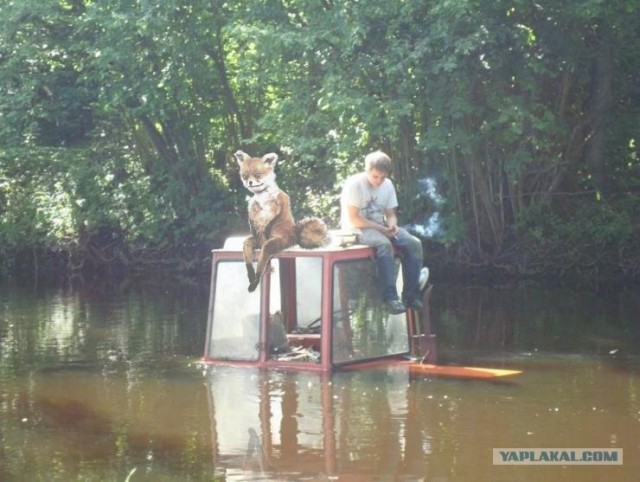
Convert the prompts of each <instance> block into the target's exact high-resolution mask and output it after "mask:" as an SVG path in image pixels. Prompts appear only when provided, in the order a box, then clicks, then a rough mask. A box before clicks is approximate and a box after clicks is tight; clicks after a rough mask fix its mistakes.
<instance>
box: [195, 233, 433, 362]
mask: <svg viewBox="0 0 640 482" xmlns="http://www.w3.org/2000/svg"><path fill="white" fill-rule="evenodd" d="M305 257H313V258H321V259H322V286H321V336H320V353H321V356H320V362H319V363H312V362H300V361H284V360H277V359H271V358H270V357H269V354H268V353H267V351H268V350H267V348H266V340H268V339H269V338H268V330H269V294H270V289H271V277H270V276H263V278H262V280H261V284H260V288H259V289H260V300H261V301H260V303H261V305H260V328H261V330H260V353H259V356H258V360H257V361H229V360H218V359H213V358H210V357H208V353H209V343H210V339H211V325H212V323H211V317H212V316H213V300H214V296H215V292H214V291H213V290H215V286H214V283H215V280H216V275H217V269H218V263H219V262H221V261H225V260H232V261H242V259H243V255H242V252H241V251H240V250H228V249H220V250H214V251H213V256H212V270H211V283H212V284H211V290H212V296H211V300H210V303H209V322H208V323H207V333H206V342H205V350H204V361H205V362H208V363H220V364H226V365H250V366H259V367H261V368H278V369H293V370H313V371H329V370H332V369H334V368H335V367H334V366H333V365H332V353H331V349H332V341H333V340H332V337H333V323H332V317H333V270H334V265H335V264H336V263H337V262H340V261H345V260H353V259H368V258H370V259H373V258H374V257H375V251H374V250H373V248H371V247H368V246H362V245H354V246H349V247H344V248H343V247H327V248H320V249H315V250H305V249H301V248H297V247H294V248H290V249H287V250H285V251H283V252H280V253H278V254H276V255H274V256H273V258H275V259H279V260H280V269H281V277H280V282H281V293H287V296H283V298H282V302H281V307H282V311H283V315H284V323H285V326H286V328H287V330H288V331H289V330H290V329H292V328H293V323H294V321H295V320H296V318H297V317H296V292H295V290H296V283H295V265H294V263H293V262H290V261H289V260H293V259H294V258H305ZM269 269H270V264H269V266H268V267H267V272H268V270H269ZM243 281H244V280H243ZM425 313H426V309H425ZM407 316H408V319H407V321H408V327H409V336H410V337H416V336H417V335H416V333H415V327H416V326H417V323H418V320H417V317H416V314H415V313H412V312H411V311H410V312H409V314H408V315H407ZM412 327H413V328H412ZM410 346H411V347H412V349H413V346H414V343H413V338H410ZM389 358H392V357H387V358H386V360H388V359H389ZM382 362H383V363H384V360H383V361H382ZM371 363H374V364H378V362H377V361H376V360H362V361H356V362H354V364H355V365H359V364H362V365H365V364H366V365H367V366H370V365H371ZM352 368H355V367H352Z"/></svg>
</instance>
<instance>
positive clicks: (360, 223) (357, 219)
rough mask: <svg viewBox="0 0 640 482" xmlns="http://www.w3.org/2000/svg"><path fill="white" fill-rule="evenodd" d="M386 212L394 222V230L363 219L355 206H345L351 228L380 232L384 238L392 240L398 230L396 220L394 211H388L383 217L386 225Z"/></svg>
mask: <svg viewBox="0 0 640 482" xmlns="http://www.w3.org/2000/svg"><path fill="white" fill-rule="evenodd" d="M388 211H391V212H392V219H393V220H394V224H393V226H395V228H393V229H391V228H390V227H387V226H384V225H382V224H378V223H374V222H373V221H371V220H369V219H367V218H365V217H364V216H363V215H362V214H360V208H358V207H357V206H347V213H348V214H349V222H350V223H351V225H352V226H353V227H355V228H359V229H361V228H369V229H375V230H376V231H380V232H381V233H382V234H384V235H385V236H387V237H389V238H392V237H393V236H394V235H395V232H396V230H397V229H398V226H397V218H396V213H395V209H388V210H386V211H385V215H386V216H387V223H389V213H388ZM390 226H391V225H390Z"/></svg>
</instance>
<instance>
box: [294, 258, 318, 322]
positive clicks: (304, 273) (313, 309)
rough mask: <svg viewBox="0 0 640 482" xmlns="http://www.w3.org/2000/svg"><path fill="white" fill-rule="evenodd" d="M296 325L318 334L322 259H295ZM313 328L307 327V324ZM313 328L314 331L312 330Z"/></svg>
mask: <svg viewBox="0 0 640 482" xmlns="http://www.w3.org/2000/svg"><path fill="white" fill-rule="evenodd" d="M296 291H297V295H298V296H297V298H298V299H297V300H296V312H297V315H298V320H297V325H298V327H300V328H310V329H312V331H314V332H317V333H320V322H319V321H317V320H319V319H320V315H321V313H322V258H302V257H301V258H297V259H296ZM310 323H313V326H311V327H309V324H310ZM314 328H315V329H314Z"/></svg>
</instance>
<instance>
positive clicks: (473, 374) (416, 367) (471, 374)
mask: <svg viewBox="0 0 640 482" xmlns="http://www.w3.org/2000/svg"><path fill="white" fill-rule="evenodd" d="M408 367H409V371H410V372H411V373H424V374H425V375H438V376H445V377H457V378H483V379H484V378H497V377H508V376H512V375H519V374H521V373H522V371H520V370H506V369H502V368H484V367H464V366H455V365H432V364H429V363H409V364H408Z"/></svg>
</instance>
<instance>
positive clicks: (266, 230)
mask: <svg viewBox="0 0 640 482" xmlns="http://www.w3.org/2000/svg"><path fill="white" fill-rule="evenodd" d="M234 156H235V158H236V160H237V161H238V164H239V165H240V178H241V179H242V183H243V184H244V187H246V188H247V189H248V190H249V191H251V192H252V193H253V196H252V197H251V199H250V200H249V229H250V231H251V234H250V236H249V237H248V238H247V239H245V241H244V244H243V249H242V251H243V254H244V262H245V264H246V265H247V276H248V277H249V291H250V292H252V291H254V290H255V289H256V287H257V286H258V283H260V278H261V277H262V275H263V273H264V270H265V268H266V265H267V262H268V261H269V259H270V258H271V256H273V255H274V254H276V253H278V252H280V251H282V250H284V249H286V248H288V247H290V246H293V245H294V244H299V245H300V247H302V248H305V249H313V248H319V247H321V246H323V245H325V244H326V243H327V226H326V225H325V223H324V222H323V221H322V220H321V219H318V218H314V217H311V218H305V219H303V220H302V221H300V222H299V223H296V222H295V221H294V220H293V216H292V214H291V207H290V205H289V196H288V195H287V194H286V193H285V192H283V191H281V190H280V188H278V185H277V184H276V174H275V172H274V170H273V169H274V167H275V165H276V161H277V160H278V156H277V154H274V153H269V154H265V155H264V156H262V157H251V156H249V155H248V154H246V153H245V152H242V151H238V152H236V153H235V154H234ZM255 249H260V254H259V256H258V264H257V267H256V269H255V270H254V268H253V251H254V250H255Z"/></svg>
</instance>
